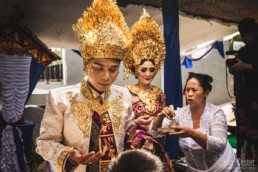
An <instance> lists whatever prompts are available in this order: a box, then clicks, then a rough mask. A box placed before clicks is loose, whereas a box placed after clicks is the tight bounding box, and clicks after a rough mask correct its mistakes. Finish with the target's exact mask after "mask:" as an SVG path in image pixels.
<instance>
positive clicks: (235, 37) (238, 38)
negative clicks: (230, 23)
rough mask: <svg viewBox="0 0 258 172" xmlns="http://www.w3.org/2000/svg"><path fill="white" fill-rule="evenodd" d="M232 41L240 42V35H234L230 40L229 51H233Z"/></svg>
mask: <svg viewBox="0 0 258 172" xmlns="http://www.w3.org/2000/svg"><path fill="white" fill-rule="evenodd" d="M234 41H242V39H241V36H240V35H236V36H234V37H233V38H231V39H230V40H229V50H233V42H234Z"/></svg>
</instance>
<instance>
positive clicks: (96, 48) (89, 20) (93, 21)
mask: <svg viewBox="0 0 258 172" xmlns="http://www.w3.org/2000/svg"><path fill="white" fill-rule="evenodd" d="M73 30H74V31H75V32H76V33H77V37H78V39H79V50H80V52H81V54H82V56H83V61H84V71H87V64H88V61H89V59H91V58H113V59H119V60H123V59H124V58H127V57H128V51H127V44H128V38H129V30H128V27H127V25H126V23H125V20H124V17H123V14H122V13H121V11H120V10H119V8H118V6H117V4H116V2H113V0H95V1H94V2H93V3H92V5H91V7H89V8H87V12H86V11H85V12H84V13H83V14H82V17H81V18H79V19H78V22H77V23H76V24H75V25H73Z"/></svg>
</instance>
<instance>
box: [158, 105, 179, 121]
mask: <svg viewBox="0 0 258 172" xmlns="http://www.w3.org/2000/svg"><path fill="white" fill-rule="evenodd" d="M174 116H175V113H174V111H172V110H171V108H169V107H164V108H163V110H162V111H161V112H160V113H159V114H158V117H161V118H164V117H167V118H168V119H171V118H173V117H174Z"/></svg>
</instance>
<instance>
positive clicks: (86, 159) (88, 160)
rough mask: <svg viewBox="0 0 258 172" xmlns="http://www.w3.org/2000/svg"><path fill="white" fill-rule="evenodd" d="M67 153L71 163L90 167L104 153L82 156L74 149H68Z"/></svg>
mask: <svg viewBox="0 0 258 172" xmlns="http://www.w3.org/2000/svg"><path fill="white" fill-rule="evenodd" d="M67 153H68V154H69V156H70V157H69V158H70V159H71V160H72V162H73V163H76V164H83V165H91V164H93V163H96V162H98V161H99V159H100V158H101V157H103V156H104V153H102V152H97V153H95V152H90V153H88V154H86V155H84V154H80V152H79V151H77V150H75V149H69V150H67Z"/></svg>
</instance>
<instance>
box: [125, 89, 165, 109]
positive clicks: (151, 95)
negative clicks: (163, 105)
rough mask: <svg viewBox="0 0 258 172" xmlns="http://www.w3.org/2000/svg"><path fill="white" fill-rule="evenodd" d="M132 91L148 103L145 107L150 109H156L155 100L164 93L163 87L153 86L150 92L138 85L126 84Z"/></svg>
mask: <svg viewBox="0 0 258 172" xmlns="http://www.w3.org/2000/svg"><path fill="white" fill-rule="evenodd" d="M125 87H127V88H128V89H129V90H130V92H132V93H133V94H136V95H137V96H138V98H139V99H140V100H141V101H142V102H143V103H145V104H146V106H145V108H146V109H147V110H149V111H154V110H155V101H156V100H157V98H158V96H159V95H160V94H161V93H162V91H161V89H160V88H158V87H155V86H151V87H152V89H151V91H150V92H144V91H143V90H141V89H140V88H139V86H138V85H126V86H125Z"/></svg>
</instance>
